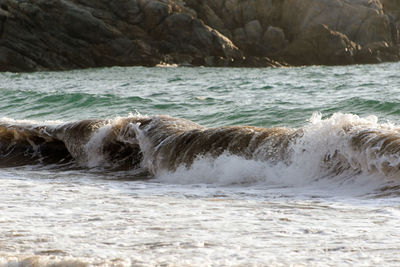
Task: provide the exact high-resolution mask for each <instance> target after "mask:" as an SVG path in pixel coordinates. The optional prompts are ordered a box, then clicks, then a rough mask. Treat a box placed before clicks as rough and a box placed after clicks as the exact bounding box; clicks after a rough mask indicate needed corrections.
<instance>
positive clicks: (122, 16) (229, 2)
mask: <svg viewBox="0 0 400 267" xmlns="http://www.w3.org/2000/svg"><path fill="white" fill-rule="evenodd" d="M399 29H400V2H399V1H397V0H248V1H242V0H203V1H197V0H114V1H106V0H96V1H94V0H57V1H56V0H0V71H37V70H64V69H74V68H88V67H102V66H115V65H118V66H132V65H144V66H154V65H157V64H160V63H167V64H183V65H205V66H253V67H257V66H258V67H261V66H280V65H282V64H283V65H286V64H289V65H309V64H326V65H338V64H354V63H378V62H382V61H398V60H399V54H400V53H399V40H400V38H399Z"/></svg>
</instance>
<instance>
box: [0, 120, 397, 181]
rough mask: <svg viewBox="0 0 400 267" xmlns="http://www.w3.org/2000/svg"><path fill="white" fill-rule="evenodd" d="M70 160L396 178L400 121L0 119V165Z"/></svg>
mask: <svg viewBox="0 0 400 267" xmlns="http://www.w3.org/2000/svg"><path fill="white" fill-rule="evenodd" d="M70 161H73V162H76V163H77V164H79V165H80V166H82V167H87V168H103V169H110V170H134V171H136V172H138V173H143V171H145V172H148V173H150V174H152V175H153V176H154V177H157V178H158V179H159V180H160V181H163V182H175V183H216V184H235V183H236V184H242V183H274V184H279V183H281V184H282V185H305V184H309V183H312V182H315V181H319V180H321V179H327V178H329V179H331V180H332V179H334V180H335V179H336V180H338V179H339V180H341V181H342V182H343V181H345V180H346V179H348V177H358V176H359V175H364V177H365V175H368V176H374V177H377V178H376V180H377V181H381V182H382V183H386V182H387V181H395V182H397V177H398V175H399V173H400V128H399V127H398V126H395V125H392V124H389V123H386V124H380V123H378V121H377V118H376V117H374V116H370V117H367V118H360V117H358V116H357V115H353V114H341V113H337V114H334V115H333V116H331V117H330V118H327V119H322V117H321V115H319V114H315V115H313V117H312V118H311V119H310V122H309V124H307V125H306V126H304V127H302V128H299V129H291V128H284V127H281V128H259V127H249V126H225V127H216V128H206V127H204V126H201V125H199V124H197V123H194V122H191V121H188V120H184V119H179V118H173V117H170V116H166V115H161V116H141V115H136V116H129V117H124V118H115V119H112V120H83V121H77V122H70V123H59V124H57V123H54V122H53V123H52V122H49V123H40V122H31V121H15V120H12V119H2V120H1V122H0V165H1V166H15V165H24V164H49V163H52V164H54V163H65V162H70ZM138 170H139V171H138ZM346 177H347V178H346ZM367 180H369V178H368V179H367ZM392 188H393V187H392Z"/></svg>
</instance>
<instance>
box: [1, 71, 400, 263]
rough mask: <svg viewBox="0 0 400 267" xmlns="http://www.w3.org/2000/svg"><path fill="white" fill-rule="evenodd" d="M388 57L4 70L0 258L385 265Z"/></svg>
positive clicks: (391, 183)
mask: <svg viewBox="0 0 400 267" xmlns="http://www.w3.org/2000/svg"><path fill="white" fill-rule="evenodd" d="M399 66H400V65H399V64H398V63H388V64H379V65H356V66H344V67H323V66H311V67H299V68H280V69H272V68H263V69H257V68H256V69H241V68H233V69H227V68H187V67H172V66H171V67H168V66H167V67H157V68H143V67H126V68H121V67H113V68H103V69H88V70H76V71H65V72H37V73H0V91H1V96H0V103H1V105H0V179H1V183H0V210H1V213H0V266H291V265H293V266H377V265H385V266H397V265H398V262H399V261H400V256H399V255H398V251H399V249H400V246H399V244H398V239H399V237H400V227H399V225H398V221H399V219H400V194H399V190H400V125H399V118H400V117H399V114H400V98H399V95H400V94H399V93H400V76H398V74H397V72H398V69H399Z"/></svg>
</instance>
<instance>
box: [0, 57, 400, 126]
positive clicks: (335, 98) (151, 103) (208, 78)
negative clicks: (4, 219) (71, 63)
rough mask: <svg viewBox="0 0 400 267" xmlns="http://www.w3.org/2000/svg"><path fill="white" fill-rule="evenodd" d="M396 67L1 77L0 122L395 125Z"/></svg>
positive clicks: (130, 70) (118, 70)
mask: <svg viewBox="0 0 400 267" xmlns="http://www.w3.org/2000/svg"><path fill="white" fill-rule="evenodd" d="M398 69H399V64H397V63H392V64H381V65H359V66H345V67H324V66H314V67H301V68H280V69H270V68H267V69H240V68H231V69H228V68H143V67H133V68H118V67H115V68H105V69H89V70H79V71H69V72H40V73H29V74H26V73H1V74H0V90H1V96H0V97H1V98H0V101H1V103H2V105H1V107H0V112H1V115H2V116H5V117H10V118H14V119H35V120H64V121H71V120H77V119H87V118H112V117H115V116H127V115H128V114H129V113H136V111H137V112H140V113H141V114H148V115H156V114H168V115H171V116H174V117H179V118H185V119H189V120H192V121H195V122H197V123H200V124H203V125H206V126H221V125H253V126H263V127H270V126H288V127H299V126H302V125H304V124H305V123H306V121H307V119H309V118H310V116H311V115H312V113H313V112H321V113H322V114H323V116H325V117H326V116H329V115H331V114H333V113H335V112H341V113H352V114H357V115H360V116H365V115H376V116H377V117H379V118H380V119H381V120H390V121H392V122H397V121H398V120H399V117H398V116H399V114H400V109H399V105H398V104H399V101H400V94H399V92H400V76H399V75H398V73H397V72H398Z"/></svg>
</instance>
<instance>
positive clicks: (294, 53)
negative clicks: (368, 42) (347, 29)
mask: <svg viewBox="0 0 400 267" xmlns="http://www.w3.org/2000/svg"><path fill="white" fill-rule="evenodd" d="M356 50H357V45H356V44H355V43H354V42H352V41H350V40H349V39H348V38H347V37H346V35H344V34H342V33H340V32H337V31H333V30H332V29H330V28H329V27H328V26H327V25H324V24H318V25H315V26H313V27H310V28H309V29H308V30H307V31H306V32H305V33H304V34H303V35H302V36H301V37H299V38H297V39H296V40H295V41H294V42H292V43H291V44H290V45H289V46H288V47H287V48H286V49H285V50H284V51H282V52H281V56H282V57H283V58H285V59H286V60H287V61H288V62H289V63H291V64H294V65H304V64H306V65H315V64H324V65H342V64H352V63H354V54H355V53H356Z"/></svg>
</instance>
